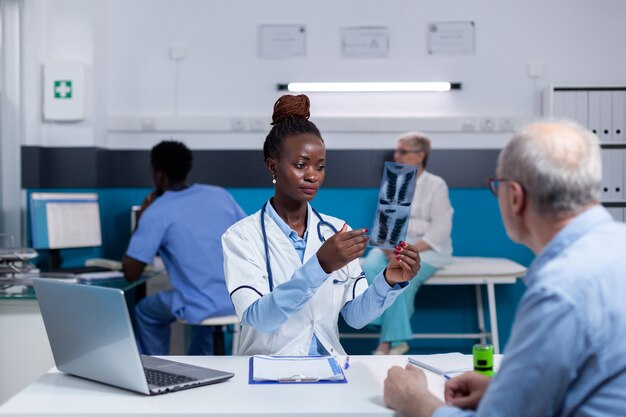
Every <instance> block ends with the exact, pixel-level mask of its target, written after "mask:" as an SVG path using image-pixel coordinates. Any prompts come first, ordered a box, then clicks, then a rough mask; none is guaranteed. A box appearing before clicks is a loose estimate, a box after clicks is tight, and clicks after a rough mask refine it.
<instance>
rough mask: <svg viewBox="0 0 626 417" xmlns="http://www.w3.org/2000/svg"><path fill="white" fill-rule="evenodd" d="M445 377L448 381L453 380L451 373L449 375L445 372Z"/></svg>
mask: <svg viewBox="0 0 626 417" xmlns="http://www.w3.org/2000/svg"><path fill="white" fill-rule="evenodd" d="M443 378H444V379H445V380H446V381H449V380H451V379H452V377H451V376H450V375H447V374H443Z"/></svg>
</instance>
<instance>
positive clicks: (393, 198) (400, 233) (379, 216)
mask: <svg viewBox="0 0 626 417" xmlns="http://www.w3.org/2000/svg"><path fill="white" fill-rule="evenodd" d="M416 181H417V166H414V165H406V164H399V163H396V162H385V168H384V170H383V179H382V184H381V186H380V191H379V192H378V208H377V209H376V217H375V218H374V225H373V226H372V233H371V235H370V241H369V244H370V246H375V247H380V248H382V249H395V247H396V246H397V245H398V243H400V242H401V241H403V240H405V239H406V234H407V231H408V230H409V216H410V214H411V204H412V203H413V195H414V194H415V186H416Z"/></svg>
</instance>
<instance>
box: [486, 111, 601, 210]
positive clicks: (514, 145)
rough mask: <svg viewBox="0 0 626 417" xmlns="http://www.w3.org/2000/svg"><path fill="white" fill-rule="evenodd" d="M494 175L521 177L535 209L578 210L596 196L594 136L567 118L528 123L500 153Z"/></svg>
mask: <svg viewBox="0 0 626 417" xmlns="http://www.w3.org/2000/svg"><path fill="white" fill-rule="evenodd" d="M498 176H499V177H501V178H505V179H511V180H515V181H517V182H519V183H520V184H521V185H522V187H524V189H525V191H526V193H527V195H528V199H529V201H530V203H531V204H532V205H533V207H534V208H535V210H537V211H538V212H539V213H545V214H551V215H554V216H557V217H559V216H560V215H567V214H575V213H578V212H580V211H581V210H582V209H583V208H584V207H585V206H587V205H589V204H592V203H597V202H599V201H600V188H601V183H602V161H601V156H600V144H599V141H598V138H597V137H596V135H594V134H593V133H591V132H589V131H588V130H586V129H584V128H582V127H581V126H579V125H578V124H576V123H573V122H570V121H559V122H542V123H535V124H531V125H529V126H527V127H525V128H523V129H522V130H520V131H519V132H517V133H515V134H514V135H513V138H511V140H510V141H509V143H508V144H507V145H506V146H505V147H504V149H503V150H502V152H501V153H500V156H499V158H498Z"/></svg>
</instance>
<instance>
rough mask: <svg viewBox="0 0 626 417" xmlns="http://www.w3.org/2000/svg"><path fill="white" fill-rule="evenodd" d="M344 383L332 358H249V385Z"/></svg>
mask: <svg viewBox="0 0 626 417" xmlns="http://www.w3.org/2000/svg"><path fill="white" fill-rule="evenodd" d="M276 382H287V383H289V382H298V383H302V382H305V383H306V382H346V377H345V375H344V373H343V370H342V369H341V366H340V365H339V363H337V361H336V359H335V358H334V357H332V356H265V355H255V356H253V357H251V358H250V383H251V384H257V383H276Z"/></svg>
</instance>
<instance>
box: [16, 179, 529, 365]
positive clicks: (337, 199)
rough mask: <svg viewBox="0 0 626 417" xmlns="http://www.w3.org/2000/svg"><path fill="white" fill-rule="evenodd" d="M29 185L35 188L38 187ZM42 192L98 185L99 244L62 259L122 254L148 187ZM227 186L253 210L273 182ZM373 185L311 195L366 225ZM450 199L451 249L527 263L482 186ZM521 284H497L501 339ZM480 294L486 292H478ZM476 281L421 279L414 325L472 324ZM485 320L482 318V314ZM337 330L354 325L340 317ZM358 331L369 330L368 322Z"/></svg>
mask: <svg viewBox="0 0 626 417" xmlns="http://www.w3.org/2000/svg"><path fill="white" fill-rule="evenodd" d="M28 191H29V192H34V191H38V190H36V189H31V190H28ZM44 191H47V192H54V191H59V192H98V193H99V195H100V208H101V218H102V234H103V236H102V238H103V247H102V248H93V249H74V250H63V251H62V256H63V258H64V260H65V265H66V266H74V265H80V264H82V263H83V262H84V260H85V259H88V258H91V257H106V258H112V259H121V256H122V255H123V253H124V251H125V249H126V245H127V244H128V239H129V237H130V207H131V206H133V205H140V204H141V203H142V201H143V199H144V198H145V196H146V195H148V193H149V192H150V191H151V190H150V189H149V188H106V189H71V190H69V189H46V190H44ZM229 191H230V192H231V193H232V194H233V196H234V198H235V199H236V200H237V202H238V203H239V204H240V205H241V207H242V208H243V210H244V211H245V212H246V213H248V214H251V213H253V212H255V211H257V210H258V209H259V208H260V207H261V205H262V204H263V203H264V202H265V201H266V200H267V199H268V198H269V197H270V196H271V195H272V188H232V189H229ZM377 193H378V189H368V188H359V189H357V188H345V189H338V188H334V189H323V190H322V191H320V193H319V195H318V196H317V197H316V199H315V201H314V206H315V208H316V209H318V210H319V211H320V212H322V213H327V214H329V215H333V216H336V217H339V218H343V219H345V220H346V221H347V222H348V223H349V224H350V225H351V226H352V227H353V228H357V227H367V228H371V226H372V220H373V215H374V211H375V209H376V201H377ZM450 198H451V201H452V205H453V207H454V220H453V230H452V239H453V245H454V254H455V255H456V256H497V257H506V258H510V259H513V260H515V261H517V262H519V263H521V264H523V265H526V266H527V265H529V264H530V262H531V261H532V259H533V254H532V253H531V252H530V251H529V250H528V249H526V248H525V247H523V246H521V245H518V244H515V243H513V242H511V241H510V240H509V239H508V237H507V236H506V233H505V231H504V227H503V225H502V221H501V218H500V213H499V209H498V203H497V200H496V199H495V198H494V197H493V196H492V195H491V193H490V192H489V191H488V190H486V189H484V190H483V189H452V190H450ZM523 292H524V285H523V284H522V283H521V282H519V281H518V283H517V284H516V285H500V286H497V287H496V298H497V301H498V312H497V313H498V320H499V324H500V326H499V330H500V341H501V345H502V346H504V345H505V344H506V341H507V340H508V337H509V333H510V326H511V323H512V321H513V318H514V314H515V310H516V308H517V304H518V302H519V299H520V298H521V296H522V295H523ZM484 299H485V300H486V296H485V297H484ZM475 307H476V303H475V296H474V289H473V288H472V287H469V286H458V287H439V286H437V287H435V286H430V287H429V286H425V287H423V288H422V289H420V291H419V292H418V295H417V297H416V313H415V315H414V316H413V319H412V323H413V328H414V330H415V331H416V332H428V333H436V332H475V331H477V325H476V313H475ZM487 323H488V321H487ZM341 331H342V332H344V331H346V332H347V331H352V329H349V328H347V326H345V324H344V323H341ZM363 331H366V332H368V331H369V332H371V331H373V330H372V329H367V328H366V329H364V330H363ZM473 343H474V342H473V341H465V340H452V341H449V340H448V341H445V340H415V341H412V342H411V352H415V353H418V352H419V353H422V352H441V351H454V350H459V351H464V352H469V351H470V349H471V346H472V344H473ZM345 346H346V349H347V350H348V352H349V353H351V354H367V353H369V351H371V350H373V349H374V348H375V346H376V341H375V340H374V339H365V340H363V339H359V340H355V339H350V340H346V342H345Z"/></svg>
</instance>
